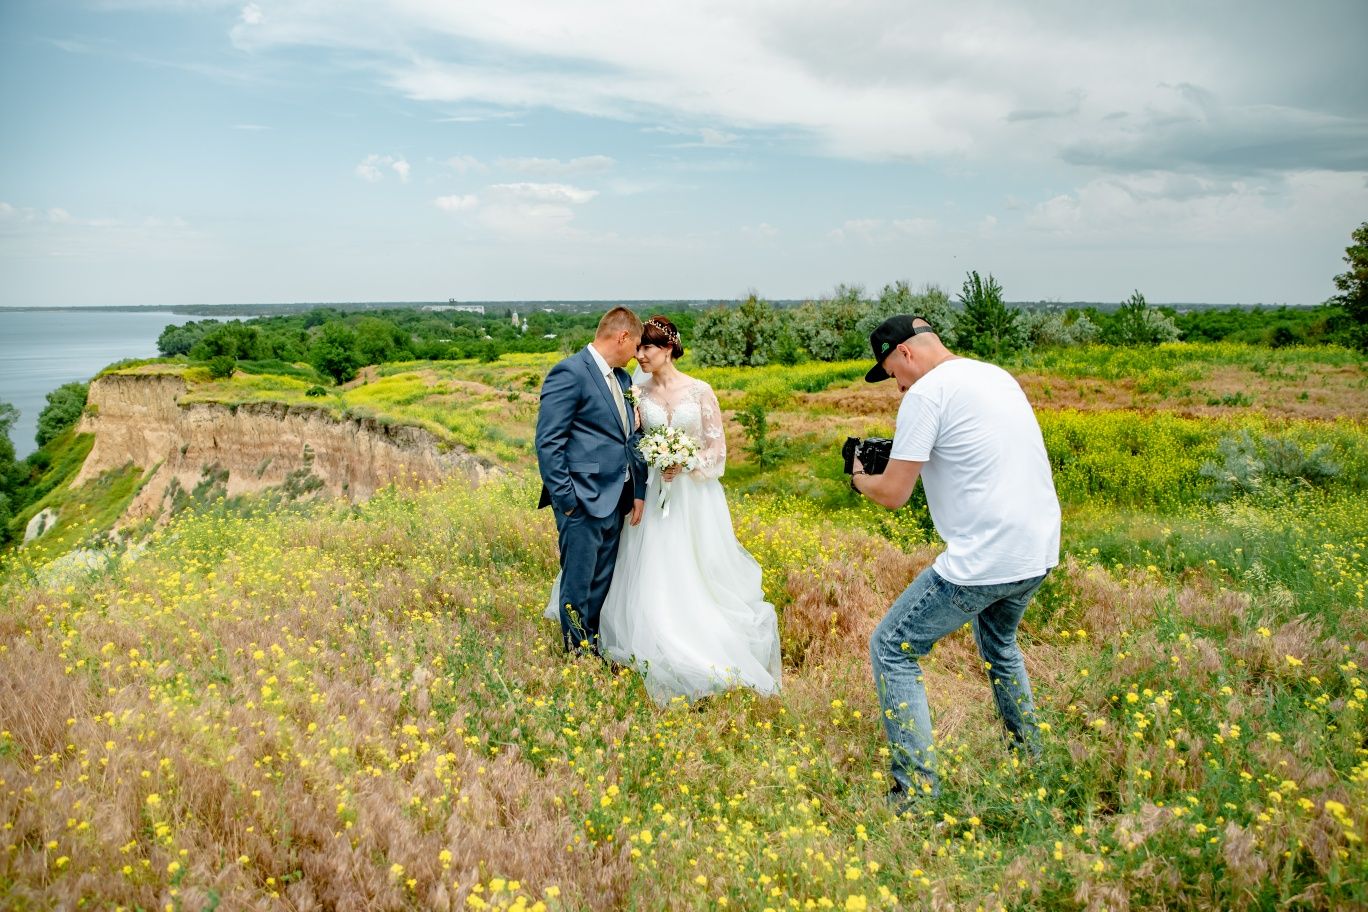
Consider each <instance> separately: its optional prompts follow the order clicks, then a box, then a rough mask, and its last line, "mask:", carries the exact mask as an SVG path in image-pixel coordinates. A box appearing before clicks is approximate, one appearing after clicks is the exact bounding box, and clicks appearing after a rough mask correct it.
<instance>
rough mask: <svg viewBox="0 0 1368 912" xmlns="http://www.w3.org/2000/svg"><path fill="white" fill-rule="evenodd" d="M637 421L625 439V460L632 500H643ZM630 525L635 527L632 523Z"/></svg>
mask: <svg viewBox="0 0 1368 912" xmlns="http://www.w3.org/2000/svg"><path fill="white" fill-rule="evenodd" d="M634 420H637V421H638V423H637V427H636V430H634V431H632V435H631V436H630V437H628V438H627V459H628V461H629V462H630V463H631V469H632V498H633V499H634V500H644V499H645V497H646V474H647V471H646V457H645V456H642V455H641V447H640V444H641V424H640V421H639V419H634ZM632 525H636V523H633V524H632Z"/></svg>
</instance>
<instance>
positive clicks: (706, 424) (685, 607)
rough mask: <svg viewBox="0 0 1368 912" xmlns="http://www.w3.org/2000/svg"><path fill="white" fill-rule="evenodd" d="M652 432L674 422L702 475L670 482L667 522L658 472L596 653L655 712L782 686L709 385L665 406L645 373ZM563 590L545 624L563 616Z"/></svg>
mask: <svg viewBox="0 0 1368 912" xmlns="http://www.w3.org/2000/svg"><path fill="white" fill-rule="evenodd" d="M637 394H638V396H637V398H638V408H639V409H640V413H641V420H642V423H643V425H644V426H645V428H646V429H647V430H650V429H651V428H656V427H660V426H662V425H667V424H669V425H674V426H675V427H677V428H679V429H680V430H682V431H684V432H685V433H687V434H688V435H689V436H691V437H693V438H694V439H695V440H697V441H698V442H699V450H700V458H699V464H698V466H697V468H695V469H694V470H693V471H691V472H682V473H680V474H679V475H678V476H676V477H675V480H674V481H673V482H671V483H670V490H669V503H668V515H666V512H665V511H664V510H662V509H661V506H660V488H661V485H662V483H663V482H662V479H661V478H660V474H659V473H658V472H657V471H656V470H654V469H652V470H651V473H650V476H649V478H648V480H647V485H646V510H645V513H644V515H643V516H642V520H641V524H640V525H637V526H632V525H630V524H629V525H626V526H625V527H624V528H623V530H622V541H621V544H620V545H619V548H618V558H617V566H616V568H615V570H614V571H613V582H612V585H611V586H610V587H609V589H608V596H607V599H606V600H605V602H604V604H603V612H602V614H601V615H600V617H599V637H600V648H601V650H602V652H603V654H604V655H605V656H606V657H607V658H609V659H612V660H614V661H617V662H622V663H623V664H627V665H631V666H633V667H634V668H636V669H637V670H638V671H639V672H641V674H642V676H643V677H644V679H645V684H646V692H647V693H648V694H650V696H651V698H652V699H653V700H655V701H656V702H657V703H659V704H662V705H663V704H666V703H669V702H670V701H671V700H673V699H674V698H675V697H684V698H686V699H688V700H695V699H698V698H699V697H703V696H707V695H708V694H713V693H717V692H719V691H723V690H727V689H729V688H731V687H737V686H743V687H750V688H752V689H753V690H755V691H757V692H759V693H762V694H772V693H775V692H777V691H778V690H779V679H780V672H781V662H780V657H779V626H778V622H777V620H776V618H775V614H774V606H773V605H771V604H770V603H769V602H767V601H765V594H764V590H763V589H762V588H761V580H760V575H761V574H760V565H759V564H757V563H756V562H755V559H754V558H753V557H751V556H750V554H749V553H748V552H747V551H746V549H745V548H743V547H742V546H741V543H740V542H738V541H737V540H736V534H735V532H733V530H732V522H731V511H730V510H729V509H728V507H727V497H726V494H725V493H724V492H723V490H722V483H721V482H720V481H719V480H718V479H719V478H721V477H722V472H723V470H724V469H725V468H726V461H727V443H726V438H725V437H724V435H723V430H722V410H721V408H719V406H718V404H717V397H716V396H715V395H714V394H713V391H712V387H710V386H708V384H706V383H704V382H702V381H701V380H690V382H689V384H688V385H687V386H686V387H684V389H683V391H682V392H681V393H678V394H677V395H676V398H675V400H674V401H667V400H666V399H665V398H664V397H663V396H662V395H661V393H660V391H658V390H657V389H656V387H655V384H654V383H653V382H652V380H651V379H649V377H648V378H647V379H646V380H645V382H644V383H643V384H641V385H640V386H639V387H638V388H637ZM559 590H560V583H559V580H557V583H556V586H555V588H554V589H553V591H552V593H551V600H550V602H549V604H548V606H547V611H546V614H547V616H548V617H551V618H557V617H558V616H559V615H558V614H557V610H556V608H557V605H558V604H559V602H560V593H559Z"/></svg>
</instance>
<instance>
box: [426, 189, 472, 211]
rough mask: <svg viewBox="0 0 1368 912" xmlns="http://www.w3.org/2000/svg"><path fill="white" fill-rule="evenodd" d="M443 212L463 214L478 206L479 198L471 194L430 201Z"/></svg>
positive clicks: (454, 195) (443, 197)
mask: <svg viewBox="0 0 1368 912" xmlns="http://www.w3.org/2000/svg"><path fill="white" fill-rule="evenodd" d="M432 202H433V203H434V204H435V205H436V206H437V208H438V209H441V210H442V211H443V212H464V211H467V210H470V209H474V208H475V207H477V206H479V205H480V198H479V197H478V196H476V195H475V194H473V193H467V194H465V195H461V194H459V193H457V194H453V195H451V196H439V197H437V198H436V199H435V200H433V201H432Z"/></svg>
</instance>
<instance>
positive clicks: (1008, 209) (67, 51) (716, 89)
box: [0, 0, 1368, 306]
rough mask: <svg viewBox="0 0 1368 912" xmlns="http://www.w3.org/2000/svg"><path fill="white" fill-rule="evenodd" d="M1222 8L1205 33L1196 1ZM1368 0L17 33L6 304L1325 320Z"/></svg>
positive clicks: (425, 18)
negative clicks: (754, 305)
mask: <svg viewBox="0 0 1368 912" xmlns="http://www.w3.org/2000/svg"><path fill="white" fill-rule="evenodd" d="M1197 7H1200V8H1197ZM1365 34H1368V5H1366V4H1364V3H1362V2H1361V0H1345V2H1338V0H1335V2H1331V0H1324V2H1316V3H1311V4H1302V5H1293V4H1286V3H1269V2H1242V3H1233V2H1224V0H1221V2H1211V3H1204V4H1186V3H1173V2H1149V3H1144V4H1139V3H1136V4H1126V3H1109V4H1085V3H1075V2H1038V3H1031V4H1024V3H1005V2H989V0H969V2H962V3H956V4H944V3H934V4H933V3H922V2H909V0H888V2H885V0H871V2H851V3H831V2H829V0H828V2H825V3H815V2H802V0H789V2H785V3H782V4H776V3H773V2H749V0H731V2H725V3H723V2H694V3H688V4H680V3H657V2H641V0H638V2H631V3H628V2H604V3H568V2H564V0H562V2H510V0H504V2H485V0H462V2H459V3H457V2H449V0H402V2H381V0H370V2H355V0H331V2H322V0H282V2H273V0H254V2H247V3H244V2H240V0H239V2H232V3H221V2H211V0H205V2H196V0H129V2H113V0H111V2H85V3H80V2H67V0H55V2H52V0H50V2H31V0H5V2H4V3H3V4H0V122H2V123H3V124H4V135H5V137H6V139H5V141H4V143H3V144H2V145H0V306H21V305H71V304H212V303H233V302H265V301H355V300H386V301H389V300H433V299H444V298H448V297H456V298H460V299H493V300H500V299H525V298H562V299H565V298H569V299H573V298H705V297H734V296H739V295H743V294H745V293H746V292H747V291H748V290H752V289H753V290H756V291H758V292H760V293H761V294H763V295H767V296H770V297H775V298H802V297H812V296H818V295H821V294H823V293H826V292H829V291H830V290H831V289H832V288H833V287H834V286H835V285H836V284H837V283H842V282H844V283H848V284H854V283H858V284H863V285H865V286H866V287H868V288H871V289H877V288H878V287H879V286H881V285H883V284H884V283H887V282H891V281H895V280H898V279H906V280H908V281H910V282H912V283H913V285H921V284H923V283H928V282H930V283H937V284H940V285H941V286H942V287H945V288H947V289H949V290H951V291H952V292H953V291H955V290H957V289H958V287H959V284H960V282H961V281H962V279H963V276H964V273H965V271H966V270H968V269H977V270H980V271H982V272H992V273H993V274H995V275H996V276H997V277H998V279H999V280H1000V281H1001V282H1002V284H1003V286H1004V287H1005V289H1006V292H1007V296H1008V297H1009V298H1010V299H1013V300H1040V299H1052V300H1063V301H1071V300H1094V301H1119V300H1121V299H1123V298H1125V297H1126V296H1128V295H1129V294H1130V292H1131V290H1132V289H1137V288H1138V289H1140V290H1141V291H1143V292H1144V293H1145V294H1146V296H1147V297H1148V298H1149V299H1150V300H1151V301H1156V302H1168V301H1210V302H1223V303H1234V302H1245V303H1249V302H1255V301H1263V302H1269V303H1273V302H1277V303H1282V302H1287V303H1294V304H1306V303H1316V302H1319V301H1321V300H1323V299H1324V298H1326V297H1327V296H1329V295H1330V294H1332V293H1333V287H1332V284H1331V279H1332V277H1333V276H1334V274H1335V273H1337V272H1339V271H1341V269H1342V264H1341V262H1340V257H1341V256H1342V255H1343V252H1344V247H1345V245H1346V244H1347V242H1348V239H1349V234H1350V232H1351V231H1352V230H1353V228H1354V227H1355V226H1357V225H1358V224H1359V223H1360V222H1362V221H1363V220H1365V219H1368V56H1366V55H1364V54H1362V52H1361V44H1362V39H1363V36H1364V35H1365Z"/></svg>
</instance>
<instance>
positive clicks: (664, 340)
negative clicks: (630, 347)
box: [641, 314, 684, 358]
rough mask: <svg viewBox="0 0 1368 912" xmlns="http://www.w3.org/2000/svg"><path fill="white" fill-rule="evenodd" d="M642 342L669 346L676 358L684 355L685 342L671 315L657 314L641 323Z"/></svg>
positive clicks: (660, 346) (664, 346)
mask: <svg viewBox="0 0 1368 912" xmlns="http://www.w3.org/2000/svg"><path fill="white" fill-rule="evenodd" d="M641 344H642V345H654V346H655V347H656V348H668V349H669V350H670V354H671V355H673V356H674V357H675V358H682V357H684V343H683V342H681V341H680V339H679V330H678V329H676V328H675V325H674V323H672V322H670V318H669V317H665V316H661V315H659V314H657V315H656V316H654V317H651V319H649V320H647V321H646V322H645V323H643V324H641Z"/></svg>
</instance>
